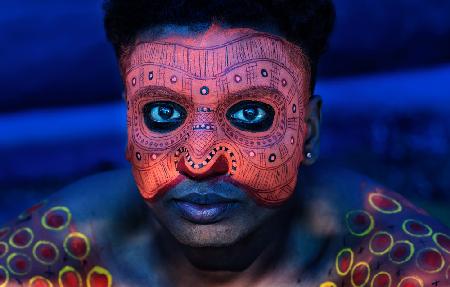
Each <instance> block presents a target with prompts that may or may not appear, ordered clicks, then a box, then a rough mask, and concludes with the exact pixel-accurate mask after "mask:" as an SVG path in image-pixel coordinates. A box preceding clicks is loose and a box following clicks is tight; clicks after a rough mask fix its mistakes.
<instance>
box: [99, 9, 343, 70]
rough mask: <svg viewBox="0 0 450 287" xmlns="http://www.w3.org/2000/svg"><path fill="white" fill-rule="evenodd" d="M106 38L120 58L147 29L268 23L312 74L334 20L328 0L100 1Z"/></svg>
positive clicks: (325, 44) (241, 25) (261, 24)
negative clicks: (304, 58) (293, 47)
mask: <svg viewBox="0 0 450 287" xmlns="http://www.w3.org/2000/svg"><path fill="white" fill-rule="evenodd" d="M103 9H104V12H105V17H104V25H105V30H106V34H107V37H108V39H109V41H110V42H111V43H112V45H113V46H114V49H115V51H116V55H117V56H118V58H120V57H121V56H122V55H123V53H124V52H125V51H127V50H128V49H129V48H130V46H131V45H132V44H133V43H134V40H135V39H136V37H137V36H138V34H139V33H140V32H143V31H144V30H146V29H150V28H152V27H156V26H160V25H165V24H173V25H185V26H189V25H195V24H201V23H203V24H204V23H212V22H221V23H225V24H227V25H229V26H232V27H233V26H234V27H246V28H254V29H256V30H257V29H258V27H263V26H267V25H270V26H271V27H273V28H275V29H276V30H277V31H280V32H281V33H282V35H280V36H282V37H284V38H285V39H286V40H288V41H290V42H292V43H295V44H297V45H299V46H301V47H302V49H303V50H304V52H305V54H306V55H307V56H308V57H309V60H310V64H311V67H312V69H313V71H312V72H313V78H314V76H315V70H316V66H317V62H318V60H319V58H320V55H321V54H322V53H323V52H324V51H325V50H326V47H327V42H328V38H329V35H330V33H331V31H332V28H333V25H334V20H335V9H334V5H333V3H332V0H105V2H104V4H103Z"/></svg>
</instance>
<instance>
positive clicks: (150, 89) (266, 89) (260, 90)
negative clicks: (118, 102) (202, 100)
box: [135, 86, 284, 98]
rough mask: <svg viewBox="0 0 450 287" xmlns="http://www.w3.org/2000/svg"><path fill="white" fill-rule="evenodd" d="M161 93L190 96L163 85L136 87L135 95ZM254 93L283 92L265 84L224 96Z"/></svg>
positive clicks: (262, 94)
mask: <svg viewBox="0 0 450 287" xmlns="http://www.w3.org/2000/svg"><path fill="white" fill-rule="evenodd" d="M158 92H159V93H162V94H164V95H166V96H174V97H184V98H186V97H190V95H188V94H183V93H178V92H176V91H174V90H172V89H170V88H167V87H164V86H146V87H142V88H140V89H138V90H137V91H136V93H135V97H139V96H146V94H155V93H158ZM255 94H259V95H261V96H267V95H270V94H278V95H281V96H283V97H284V94H283V93H281V91H279V90H278V89H276V88H273V87H265V86H255V87H248V88H244V89H242V90H238V91H236V92H233V93H228V94H227V95H226V96H228V97H242V96H249V95H251V96H254V95H255Z"/></svg>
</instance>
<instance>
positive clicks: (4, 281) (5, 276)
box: [0, 265, 9, 287]
mask: <svg viewBox="0 0 450 287" xmlns="http://www.w3.org/2000/svg"><path fill="white" fill-rule="evenodd" d="M8 283H9V272H8V270H7V269H6V268H5V267H3V266H2V265H0V287H6V286H8Z"/></svg>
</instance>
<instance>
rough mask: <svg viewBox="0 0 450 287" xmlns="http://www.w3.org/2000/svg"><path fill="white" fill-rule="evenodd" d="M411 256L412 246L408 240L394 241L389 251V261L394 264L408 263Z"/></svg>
mask: <svg viewBox="0 0 450 287" xmlns="http://www.w3.org/2000/svg"><path fill="white" fill-rule="evenodd" d="M413 255H414V245H413V244H412V243H411V242H410V241H408V240H400V241H396V242H395V243H394V246H392V248H391V250H390V251H389V259H390V260H391V261H392V262H393V263H395V264H402V263H405V262H408V261H409V260H410V259H411V257H412V256H413Z"/></svg>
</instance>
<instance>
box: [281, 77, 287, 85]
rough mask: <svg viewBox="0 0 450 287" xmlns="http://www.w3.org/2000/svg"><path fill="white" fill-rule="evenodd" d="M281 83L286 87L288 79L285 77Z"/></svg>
mask: <svg viewBox="0 0 450 287" xmlns="http://www.w3.org/2000/svg"><path fill="white" fill-rule="evenodd" d="M281 84H282V85H283V87H286V86H287V81H286V80H285V79H283V80H282V81H281Z"/></svg>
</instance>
